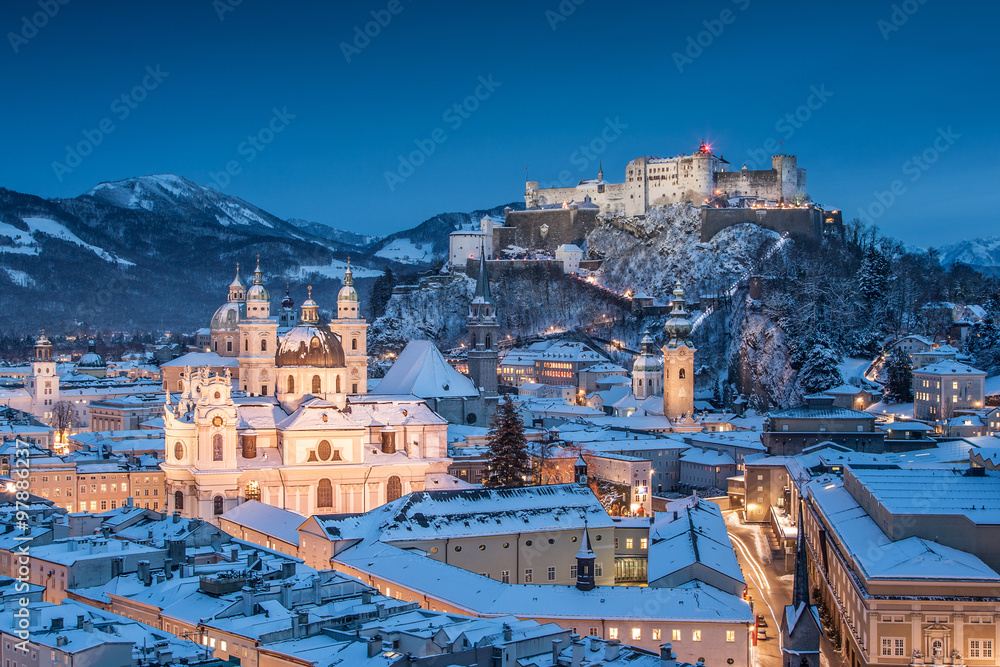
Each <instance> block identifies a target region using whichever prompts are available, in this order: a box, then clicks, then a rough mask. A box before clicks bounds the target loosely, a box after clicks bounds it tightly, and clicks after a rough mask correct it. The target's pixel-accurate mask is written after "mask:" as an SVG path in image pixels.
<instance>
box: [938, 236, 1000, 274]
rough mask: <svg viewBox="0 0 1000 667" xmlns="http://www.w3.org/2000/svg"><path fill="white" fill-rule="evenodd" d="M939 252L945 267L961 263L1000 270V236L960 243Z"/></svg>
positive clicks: (944, 247) (945, 247)
mask: <svg viewBox="0 0 1000 667" xmlns="http://www.w3.org/2000/svg"><path fill="white" fill-rule="evenodd" d="M939 252H940V253H941V263H942V264H944V265H945V266H948V265H951V264H955V263H956V262H960V263H962V264H968V265H970V266H973V267H976V268H994V269H995V268H1000V236H988V237H986V238H981V239H969V240H967V241H959V242H958V243H952V244H951V245H946V246H942V247H941V248H940V250H939Z"/></svg>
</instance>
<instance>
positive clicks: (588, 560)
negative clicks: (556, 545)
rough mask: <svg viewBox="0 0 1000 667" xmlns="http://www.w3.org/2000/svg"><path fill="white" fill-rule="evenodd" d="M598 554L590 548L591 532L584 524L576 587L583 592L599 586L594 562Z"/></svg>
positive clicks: (577, 561)
mask: <svg viewBox="0 0 1000 667" xmlns="http://www.w3.org/2000/svg"><path fill="white" fill-rule="evenodd" d="M596 560H597V554H595V553H594V550H593V549H592V548H591V546H590V531H589V530H587V524H586V523H584V524H583V544H582V545H580V550H579V551H578V552H577V553H576V587H577V588H579V589H580V590H581V591H592V590H594V588H595V587H596V586H597V582H596V581H595V579H594V574H595V573H594V561H596Z"/></svg>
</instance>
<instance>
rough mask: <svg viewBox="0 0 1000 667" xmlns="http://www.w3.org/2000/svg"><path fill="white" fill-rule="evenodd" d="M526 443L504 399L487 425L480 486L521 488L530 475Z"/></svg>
mask: <svg viewBox="0 0 1000 667" xmlns="http://www.w3.org/2000/svg"><path fill="white" fill-rule="evenodd" d="M526 443H527V440H526V439H525V437H524V423H523V422H522V421H521V416H520V415H519V414H518V413H517V408H515V407H514V403H513V401H511V400H510V397H509V396H508V397H506V398H505V399H504V400H502V401H501V402H500V404H499V405H498V406H497V411H496V412H495V413H494V414H493V419H492V420H491V421H490V434H489V445H490V451H489V454H488V455H487V457H488V459H489V463H488V464H487V468H486V469H487V476H486V478H485V479H484V480H483V485H484V486H488V487H494V488H496V487H512V486H524V485H525V481H526V478H527V477H528V476H529V475H530V474H531V466H530V464H529V462H528V451H527V448H526Z"/></svg>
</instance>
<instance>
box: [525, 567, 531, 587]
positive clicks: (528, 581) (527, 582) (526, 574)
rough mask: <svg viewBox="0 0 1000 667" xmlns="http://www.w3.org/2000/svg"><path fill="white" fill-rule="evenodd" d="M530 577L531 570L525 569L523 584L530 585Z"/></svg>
mask: <svg viewBox="0 0 1000 667" xmlns="http://www.w3.org/2000/svg"><path fill="white" fill-rule="evenodd" d="M531 576H532V571H531V568H528V569H526V570H525V571H524V583H526V584H530V583H531Z"/></svg>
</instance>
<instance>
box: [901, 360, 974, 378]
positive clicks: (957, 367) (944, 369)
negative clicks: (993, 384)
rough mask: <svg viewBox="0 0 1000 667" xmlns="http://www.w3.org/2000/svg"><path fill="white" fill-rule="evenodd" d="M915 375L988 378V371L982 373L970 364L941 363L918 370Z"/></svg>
mask: <svg viewBox="0 0 1000 667" xmlns="http://www.w3.org/2000/svg"><path fill="white" fill-rule="evenodd" d="M913 374H914V375H917V374H920V375H981V376H983V377H986V371H981V370H979V369H978V368H973V367H972V366H970V365H968V364H962V363H959V362H957V361H940V362H938V363H936V364H931V365H930V366H924V367H922V368H917V369H915V370H914V371H913Z"/></svg>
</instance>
